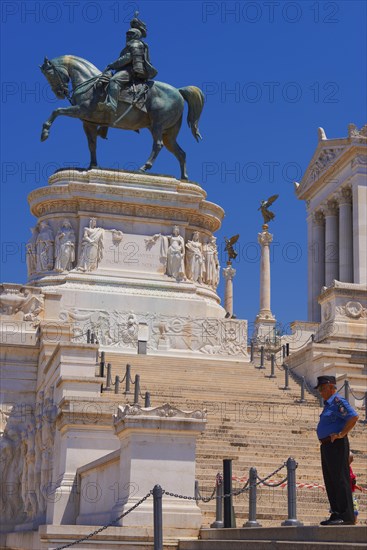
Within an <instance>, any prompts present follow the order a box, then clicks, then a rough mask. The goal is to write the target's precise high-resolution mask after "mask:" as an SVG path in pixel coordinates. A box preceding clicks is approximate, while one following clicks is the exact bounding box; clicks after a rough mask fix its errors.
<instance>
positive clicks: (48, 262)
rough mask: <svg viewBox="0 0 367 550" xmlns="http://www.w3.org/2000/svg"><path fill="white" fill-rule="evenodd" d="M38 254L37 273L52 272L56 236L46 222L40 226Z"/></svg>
mask: <svg viewBox="0 0 367 550" xmlns="http://www.w3.org/2000/svg"><path fill="white" fill-rule="evenodd" d="M36 254H37V271H51V270H52V269H53V266H54V234H53V231H52V229H51V227H50V226H49V224H48V222H46V221H43V222H40V224H39V233H38V236H37V241H36Z"/></svg>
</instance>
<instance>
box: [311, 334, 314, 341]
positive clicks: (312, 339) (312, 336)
mask: <svg viewBox="0 0 367 550" xmlns="http://www.w3.org/2000/svg"><path fill="white" fill-rule="evenodd" d="M314 341H315V335H314V334H313V333H312V334H311V342H314Z"/></svg>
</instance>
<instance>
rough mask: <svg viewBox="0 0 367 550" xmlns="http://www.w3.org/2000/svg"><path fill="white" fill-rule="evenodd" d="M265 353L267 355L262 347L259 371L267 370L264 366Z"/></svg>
mask: <svg viewBox="0 0 367 550" xmlns="http://www.w3.org/2000/svg"><path fill="white" fill-rule="evenodd" d="M264 353H265V350H264V346H261V348H260V367H259V369H265V366H264Z"/></svg>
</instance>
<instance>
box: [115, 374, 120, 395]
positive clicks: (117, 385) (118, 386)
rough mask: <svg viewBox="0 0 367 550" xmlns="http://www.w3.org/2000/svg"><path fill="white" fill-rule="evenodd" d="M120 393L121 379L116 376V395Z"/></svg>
mask: <svg viewBox="0 0 367 550" xmlns="http://www.w3.org/2000/svg"><path fill="white" fill-rule="evenodd" d="M119 391H120V378H119V377H118V376H117V375H116V376H115V393H116V394H117V393H118V392H119Z"/></svg>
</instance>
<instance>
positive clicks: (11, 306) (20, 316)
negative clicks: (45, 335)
mask: <svg viewBox="0 0 367 550" xmlns="http://www.w3.org/2000/svg"><path fill="white" fill-rule="evenodd" d="M43 310H44V296H43V294H42V291H41V290H40V289H38V288H34V287H26V286H22V285H16V284H11V283H4V284H1V285H0V315H6V316H11V317H12V318H13V319H16V320H22V321H31V322H38V321H39V320H40V316H41V314H42V312H43Z"/></svg>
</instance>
